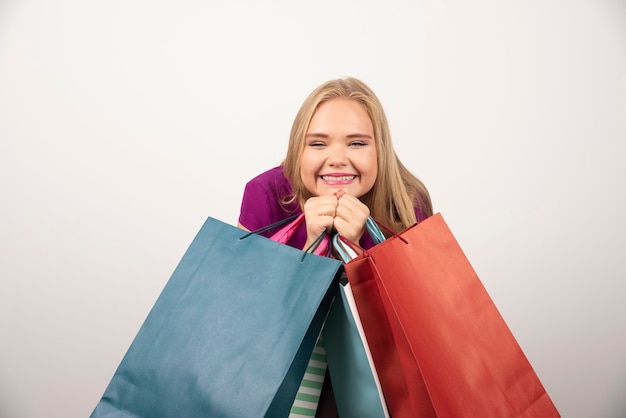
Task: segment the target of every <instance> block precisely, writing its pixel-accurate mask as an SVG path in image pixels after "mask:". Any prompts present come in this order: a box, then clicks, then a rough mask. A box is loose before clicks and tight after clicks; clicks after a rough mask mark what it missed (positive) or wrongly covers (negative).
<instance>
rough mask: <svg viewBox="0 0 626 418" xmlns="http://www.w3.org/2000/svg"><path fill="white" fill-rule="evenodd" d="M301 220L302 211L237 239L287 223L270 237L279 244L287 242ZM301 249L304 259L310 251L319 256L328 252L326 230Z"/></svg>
mask: <svg viewBox="0 0 626 418" xmlns="http://www.w3.org/2000/svg"><path fill="white" fill-rule="evenodd" d="M302 222H304V213H301V214H299V215H293V216H289V217H287V218H285V219H281V220H280V221H278V222H274V223H272V224H270V225H267V226H264V227H261V228H258V229H255V230H254V231H249V232H247V233H246V234H244V235H243V236H242V237H240V238H239V239H240V240H242V239H245V238H247V237H249V236H250V235H252V234H262V233H264V232H267V231H269V230H272V229H274V228H277V227H279V226H283V225H285V224H287V225H285V226H284V227H283V228H282V229H280V230H279V231H277V232H275V233H274V234H273V235H272V236H271V237H270V239H271V240H272V241H276V242H279V243H281V244H287V242H288V241H289V240H290V239H291V237H293V235H294V234H295V232H296V230H297V229H298V227H299V226H300V225H302ZM303 251H304V252H305V254H304V255H303V256H302V260H304V256H306V254H308V253H312V254H315V255H319V256H326V255H328V254H330V252H331V242H330V238H329V236H328V234H327V233H326V231H324V232H323V233H322V234H321V235H320V236H319V237H317V238H316V239H315V241H313V243H311V245H309V246H308V247H307V248H306V249H304V250H303Z"/></svg>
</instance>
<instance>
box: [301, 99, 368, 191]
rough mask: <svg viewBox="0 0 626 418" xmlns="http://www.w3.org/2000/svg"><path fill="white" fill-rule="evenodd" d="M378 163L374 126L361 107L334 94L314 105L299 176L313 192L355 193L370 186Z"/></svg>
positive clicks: (353, 101) (359, 104)
mask: <svg viewBox="0 0 626 418" xmlns="http://www.w3.org/2000/svg"><path fill="white" fill-rule="evenodd" d="M377 173H378V164H377V160H376V143H375V139H374V127H373V125H372V121H371V120H370V118H369V115H368V114H367V111H366V110H365V107H364V106H363V105H362V104H361V103H359V102H357V101H356V100H352V99H347V98H344V97H338V98H335V99H331V100H328V101H326V102H323V103H322V104H320V105H319V106H318V108H317V109H316V111H315V113H314V114H313V117H312V118H311V122H310V123H309V128H308V129H307V132H306V138H305V147H304V151H303V153H302V156H301V159H300V176H301V178H302V182H303V183H304V186H305V187H306V188H307V190H308V191H309V192H310V193H311V194H312V195H313V196H326V195H330V194H332V193H335V192H336V191H337V190H339V189H343V190H345V192H346V193H348V194H351V195H353V196H356V197H361V196H363V195H364V194H366V193H367V192H369V191H370V190H371V188H372V187H373V186H374V182H375V181H376V175H377Z"/></svg>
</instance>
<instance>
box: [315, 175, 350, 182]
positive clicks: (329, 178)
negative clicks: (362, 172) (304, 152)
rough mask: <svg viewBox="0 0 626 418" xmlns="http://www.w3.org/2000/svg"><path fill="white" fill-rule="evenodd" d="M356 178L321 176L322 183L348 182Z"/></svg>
mask: <svg viewBox="0 0 626 418" xmlns="http://www.w3.org/2000/svg"><path fill="white" fill-rule="evenodd" d="M355 177H356V176H322V180H324V181H350V180H354V178H355Z"/></svg>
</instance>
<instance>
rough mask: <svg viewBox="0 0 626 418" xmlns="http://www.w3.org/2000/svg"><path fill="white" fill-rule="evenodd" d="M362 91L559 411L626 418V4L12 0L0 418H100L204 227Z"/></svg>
mask: <svg viewBox="0 0 626 418" xmlns="http://www.w3.org/2000/svg"><path fill="white" fill-rule="evenodd" d="M382 4H385V6H382ZM346 75H353V76H356V77H359V78H361V79H363V80H364V81H366V82H367V83H368V84H370V85H371V87H372V88H373V89H374V90H375V91H376V92H377V93H378V95H379V96H380V99H381V100H382V101H383V104H384V105H385V106H386V110H387V112H388V116H389V119H390V122H391V126H392V133H393V135H394V141H395V145H396V148H397V150H398V152H399V154H400V155H401V157H402V159H403V161H404V162H405V163H406V165H408V166H409V167H410V168H411V169H412V170H413V171H414V172H415V173H416V174H417V175H418V176H420V177H421V178H422V179H423V180H424V181H425V183H426V184H427V186H428V187H429V189H430V191H431V193H432V197H433V200H434V205H435V209H436V210H437V211H440V212H442V213H443V214H444V217H445V218H446V219H447V221H448V223H449V225H450V226H451V228H452V230H453V231H454V233H455V235H456V236H457V239H458V240H459V242H460V243H461V246H462V247H463V248H464V249H465V251H466V253H467V255H468V257H469V258H470V260H471V261H472V263H473V265H474V267H475V268H476V270H477V271H478V273H479V275H480V276H481V278H482V279H483V281H484V283H485V286H486V287H487V289H488V291H489V292H490V294H491V295H492V297H493V298H494V300H495V302H496V304H497V305H498V307H499V308H500V310H501V312H502V314H503V315H504V317H505V319H506V320H507V322H508V323H509V325H510V327H511V328H512V330H513V332H514V334H515V335H516V337H517V338H518V341H519V342H520V344H521V346H522V348H523V349H524V351H525V352H526V354H527V356H528V357H529V359H530V361H531V363H532V364H533V366H534V367H535V369H536V371H537V373H538V374H539V376H540V378H541V380H542V382H543V383H544V385H545V386H546V388H547V390H548V392H549V394H550V395H551V397H552V398H553V400H554V402H555V403H556V405H557V407H558V408H559V410H560V411H561V413H562V414H563V416H565V417H568V418H574V417H581V418H587V417H622V416H624V415H626V401H625V400H624V394H625V393H626V332H625V331H626V308H625V307H624V302H623V300H624V294H625V285H624V281H625V279H626V267H625V263H624V250H625V249H626V242H625V241H626V239H625V235H626V220H625V215H624V213H626V199H625V190H626V187H625V180H626V169H625V168H624V162H623V161H624V157H625V156H626V154H625V148H626V147H625V142H626V7H625V4H624V2H623V1H619V0H613V1H611V0H595V1H594V0H588V1H578V2H568V1H557V0H541V1H539V0H530V1H525V2H502V1H488V0H482V1H477V2H471V3H470V2H463V1H451V0H447V1H446V0H443V1H442V0H440V1H430V0H422V1H419V2H409V1H390V2H385V3H382V2H373V1H361V0H359V1H356V0H354V1H343V0H339V1H337V0H334V1H328V0H321V1H317V2H309V3H307V4H306V5H304V4H303V5H301V2H289V1H276V0H275V1H264V2H252V1H230V2H226V1H218V0H215V1H191V0H182V1H177V2H165V1H142V0H124V1H122V0H109V1H106V2H105V1H91V2H87V1H78V0H62V1H56V2H47V1H37V0H22V1H17V0H14V1H11V0H8V1H7V0H5V1H3V2H1V3H0V196H1V199H2V200H1V204H0V237H1V240H0V335H1V337H0V338H1V343H0V416H2V417H44V416H45V417H63V418H67V417H86V416H88V415H89V413H90V412H91V410H92V409H93V407H94V406H95V404H96V403H97V401H98V399H99V398H100V396H101V395H102V393H103V391H104V389H105V387H106V384H107V383H108V381H109V379H110V378H111V376H112V374H113V372H114V370H115V368H116V367H117V365H118V364H119V361H120V360H121V358H122V356H123V355H124V353H125V351H126V349H127V348H128V345H129V344H130V342H131V341H132V339H133V337H134V335H135V333H136V332H137V330H138V328H139V326H140V325H141V323H142V321H143V319H144V318H145V316H146V314H147V312H148V310H149V309H150V307H151V306H152V304H153V303H154V301H155V299H156V298H157V296H158V294H159V292H160V290H161V289H162V287H163V285H164V284H165V282H166V281H167V279H168V278H169V275H170V274H171V272H172V271H173V269H174V268H175V266H176V264H177V263H178V261H179V260H180V257H181V256H182V254H183V253H184V251H185V250H186V248H187V245H188V244H189V243H190V242H191V240H192V239H193V237H194V235H195V233H196V232H197V230H198V229H199V227H200V226H201V224H202V222H203V221H204V219H205V218H206V217H207V216H212V217H215V218H218V219H221V220H223V221H225V222H228V223H232V224H234V223H236V221H237V215H238V210H239V203H240V198H241V193H242V190H243V186H244V184H245V182H246V181H247V180H248V179H249V178H251V177H252V176H254V175H255V174H257V173H259V172H260V171H262V170H264V169H266V168H269V167H271V166H273V165H274V164H275V163H277V162H279V161H280V160H281V158H282V156H283V154H284V152H285V149H286V142H287V135H288V132H289V129H290V126H291V121H292V118H293V117H294V115H295V112H296V110H297V107H298V106H299V105H300V103H301V102H302V100H303V99H304V97H305V96H306V95H307V94H308V93H309V91H310V90H312V89H313V88H314V87H315V86H317V85H318V84H319V83H321V82H323V81H326V80H327V79H329V78H335V77H340V76H346Z"/></svg>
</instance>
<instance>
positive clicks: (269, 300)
mask: <svg viewBox="0 0 626 418" xmlns="http://www.w3.org/2000/svg"><path fill="white" fill-rule="evenodd" d="M244 233H245V231H242V230H241V229H238V228H236V227H233V226H230V225H228V224H225V223H223V222H221V221H219V220H216V219H213V218H208V219H207V220H206V222H205V223H204V225H203V226H202V228H201V229H200V231H199V232H198V234H197V236H196V237H195V239H194V240H193V242H192V243H191V245H190V247H189V248H188V250H187V251H186V252H185V254H184V256H183V258H182V260H181V261H180V263H179V265H178V266H177V267H176V269H175V271H174V273H173V274H172V276H171V277H170V279H169V281H168V282H167V284H166V285H165V287H164V289H163V291H162V292H161V294H160V296H159V297H158V299H157V301H156V303H155V304H154V306H153V307H152V309H151V311H150V313H149V314H148V316H147V318H146V320H145V322H144V323H143V325H142V326H141V328H140V330H139V332H138V334H137V336H136V337H135V339H134V340H133V342H132V344H131V345H130V348H129V349H128V351H127V353H126V355H125V356H124V358H123V359H122V361H121V363H120V365H119V367H118V368H117V370H116V372H115V374H114V376H113V378H112V379H111V381H110V383H109V385H108V387H107V388H106V390H105V392H104V395H103V396H102V398H101V400H100V401H99V403H98V404H97V405H96V407H95V409H94V411H93V413H92V415H91V416H92V417H94V418H95V417H146V418H147V417H150V418H155V417H200V416H202V417H237V418H240V417H263V416H265V417H286V416H288V414H289V410H290V408H291V406H292V404H293V402H294V398H295V395H296V392H297V390H298V387H299V385H300V382H301V381H302V377H303V375H304V372H305V369H306V366H307V362H308V361H309V359H310V357H311V353H312V351H313V347H314V345H315V342H316V339H317V337H318V336H319V333H320V331H321V327H322V324H323V322H324V320H325V317H326V315H327V312H328V309H329V308H330V304H331V301H332V298H333V296H334V293H335V291H336V283H337V281H338V279H339V277H340V276H341V273H342V263H341V262H340V261H338V260H333V259H331V258H328V257H320V256H317V255H314V254H308V253H305V252H303V251H301V250H298V249H295V248H292V247H289V246H286V245H283V244H281V243H278V242H275V241H272V240H270V239H268V238H265V237H262V236H259V235H257V234H251V235H250V236H247V237H245V238H243V237H244V236H245V235H244ZM246 235H248V234H246Z"/></svg>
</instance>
